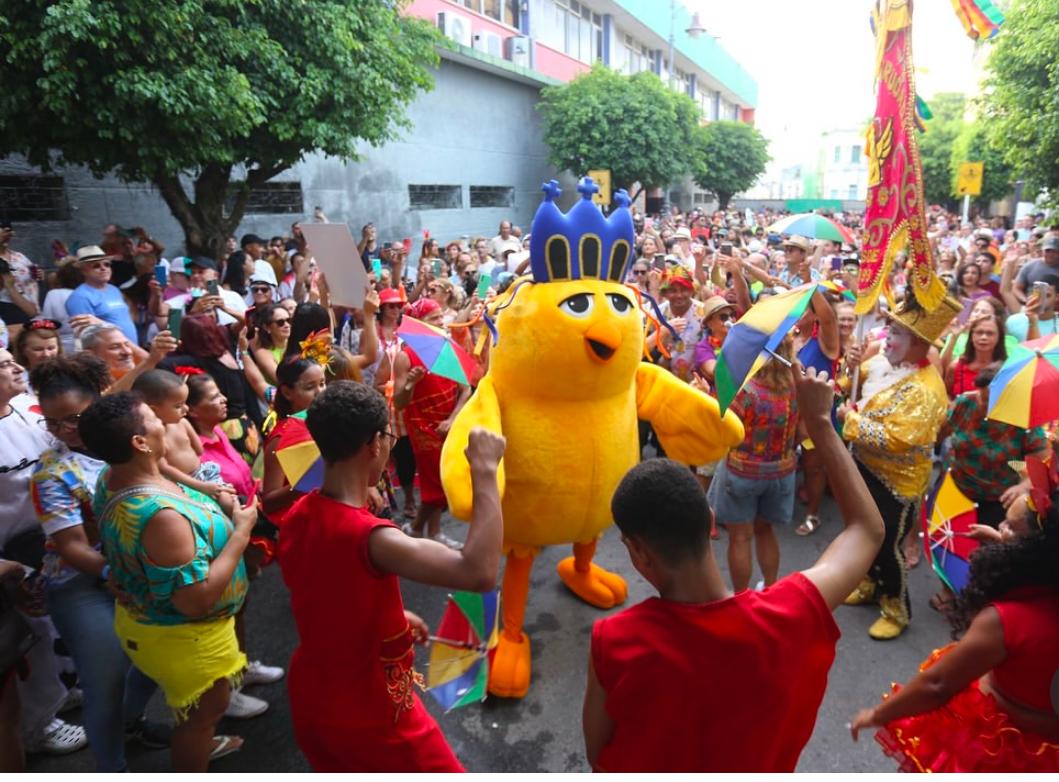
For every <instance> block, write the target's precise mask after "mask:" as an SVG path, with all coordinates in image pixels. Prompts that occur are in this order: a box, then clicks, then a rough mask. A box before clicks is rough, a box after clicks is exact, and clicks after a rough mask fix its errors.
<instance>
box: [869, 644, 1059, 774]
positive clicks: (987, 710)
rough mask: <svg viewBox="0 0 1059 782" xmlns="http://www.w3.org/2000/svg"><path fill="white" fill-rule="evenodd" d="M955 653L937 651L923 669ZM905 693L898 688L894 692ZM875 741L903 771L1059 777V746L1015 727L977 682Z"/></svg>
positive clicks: (897, 723)
mask: <svg viewBox="0 0 1059 782" xmlns="http://www.w3.org/2000/svg"><path fill="white" fill-rule="evenodd" d="M951 648H952V646H951V645H950V646H947V647H945V648H944V649H938V650H936V651H935V652H934V653H933V654H932V655H931V656H930V657H929V658H928V659H927V660H926V661H925V662H924V663H923V665H922V666H921V667H920V669H921V670H925V669H926V668H929V667H930V666H931V665H933V664H934V663H935V662H937V661H938V660H939V659H941V657H943V656H944V655H945V654H946V653H948V651H949V649H951ZM900 689H901V686H900V685H899V684H895V685H893V692H895V693H896V692H898V691H899V690H900ZM875 740H876V741H878V742H879V744H880V746H882V748H883V751H884V752H885V753H886V754H887V755H889V756H890V757H892V758H894V759H895V760H896V761H897V764H898V769H899V770H900V771H908V772H935V773H950V774H960V773H968V772H986V771H992V772H998V771H1006V772H1025V773H1034V772H1041V771H1045V772H1047V771H1051V772H1056V771H1059V744H1056V743H1053V742H1049V741H1048V740H1047V739H1045V738H1044V737H1043V736H1040V735H1038V734H1036V733H1031V732H1028V731H1023V730H1020V729H1019V728H1017V727H1015V726H1014V725H1012V724H1011V720H1010V719H1009V718H1008V715H1007V713H1006V712H1004V711H1002V710H1001V709H1000V707H999V706H997V702H996V699H995V698H993V696H992V695H988V694H986V693H983V692H982V691H981V690H980V689H979V687H978V682H977V681H975V682H973V683H972V684H971V685H970V686H969V687H967V688H966V689H964V690H963V691H961V692H959V693H957V694H956V695H955V696H954V697H953V698H952V699H951V700H950V701H949V702H948V703H946V704H945V705H944V706H942V707H941V708H939V709H935V710H934V711H929V712H926V713H925V714H917V715H915V716H914V717H905V718H904V719H900V720H894V721H893V722H891V723H889V724H887V725H886V726H885V727H883V728H881V729H880V730H879V731H878V732H876V734H875Z"/></svg>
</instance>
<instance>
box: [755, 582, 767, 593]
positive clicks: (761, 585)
mask: <svg viewBox="0 0 1059 782" xmlns="http://www.w3.org/2000/svg"><path fill="white" fill-rule="evenodd" d="M754 591H755V592H764V591H765V579H761V580H760V581H758V582H757V583H756V584H754Z"/></svg>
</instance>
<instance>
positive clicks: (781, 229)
mask: <svg viewBox="0 0 1059 782" xmlns="http://www.w3.org/2000/svg"><path fill="white" fill-rule="evenodd" d="M768 232H769V233H772V234H787V235H788V236H805V237H807V238H809V239H828V240H830V241H832V242H838V243H840V244H855V243H856V242H855V241H854V239H853V234H851V233H850V232H849V229H848V228H846V227H845V226H842V225H839V224H838V223H836V222H835V221H834V220H829V219H828V218H826V217H824V216H823V215H818V214H814V213H812V212H803V213H801V214H796V215H790V216H789V217H784V218H783V219H781V220H777V221H776V222H774V223H773V224H772V225H770V226H769V227H768Z"/></svg>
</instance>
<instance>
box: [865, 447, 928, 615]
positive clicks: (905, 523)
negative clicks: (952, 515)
mask: <svg viewBox="0 0 1059 782" xmlns="http://www.w3.org/2000/svg"><path fill="white" fill-rule="evenodd" d="M857 467H858V468H860V474H861V476H862V477H863V478H864V482H865V483H866V484H868V491H869V492H871V496H872V499H873V500H875V504H876V505H877V506H878V507H879V514H880V515H881V516H882V519H883V526H884V527H885V530H886V536H885V537H884V538H883V543H882V547H880V549H879V553H878V554H876V555H875V561H874V562H873V563H872V566H871V569H870V570H869V571H868V573H869V574H870V576H871V579H872V580H873V581H874V582H875V594H876V595H878V596H880V597H899V598H901V602H902V603H904V606H905V610H906V611H908V617H909V619H911V617H912V607H911V602H910V601H909V599H908V564H907V563H906V562H905V552H904V548H903V547H902V545H901V543H902V541H903V540H904V539H905V534H906V533H907V532H908V529H909V527H910V526H911V525H912V524H914V523H917V522H918V520H919V515H918V514H917V513H916V510H917V506H918V503H916V502H901V501H900V500H898V499H897V498H896V497H895V496H894V495H893V492H891V491H890V490H889V489H888V488H886V486H885V485H884V484H883V482H882V481H880V480H879V479H878V478H876V477H875V475H874V474H873V473H872V472H871V471H870V470H868V469H867V468H866V467H865V466H864V465H862V464H861V463H860V462H857Z"/></svg>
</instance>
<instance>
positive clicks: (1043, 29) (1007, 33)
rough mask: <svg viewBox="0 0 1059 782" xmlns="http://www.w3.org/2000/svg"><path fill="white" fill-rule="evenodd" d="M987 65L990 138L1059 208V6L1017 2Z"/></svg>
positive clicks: (1052, 1) (1040, 0)
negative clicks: (1047, 192) (1057, 61)
mask: <svg viewBox="0 0 1059 782" xmlns="http://www.w3.org/2000/svg"><path fill="white" fill-rule="evenodd" d="M1004 13H1005V15H1006V21H1005V23H1004V26H1003V27H1002V28H1001V29H1000V34H999V35H998V36H997V37H996V40H995V41H994V43H993V44H992V47H993V49H992V52H991V53H990V56H989V60H988V62H987V63H986V73H987V77H986V89H985V90H984V91H983V99H982V103H983V108H984V115H985V116H986V117H987V118H988V119H989V124H988V128H989V137H990V140H991V141H992V142H993V144H995V145H996V147H997V148H998V149H1000V150H1001V152H1002V153H1003V155H1004V159H1005V160H1006V161H1007V162H1008V164H1009V165H1011V167H1012V169H1013V170H1014V171H1015V172H1016V173H1017V174H1018V176H1019V177H1020V178H1023V179H1025V181H1026V185H1027V188H1028V189H1029V190H1030V191H1036V190H1041V189H1047V190H1048V191H1049V193H1050V200H1051V203H1052V205H1053V206H1059V122H1057V121H1056V118H1057V117H1059V68H1057V67H1056V52H1057V51H1059V2H1057V1H1056V0H1013V2H1011V4H1010V5H1009V6H1007V7H1005V9H1004Z"/></svg>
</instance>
